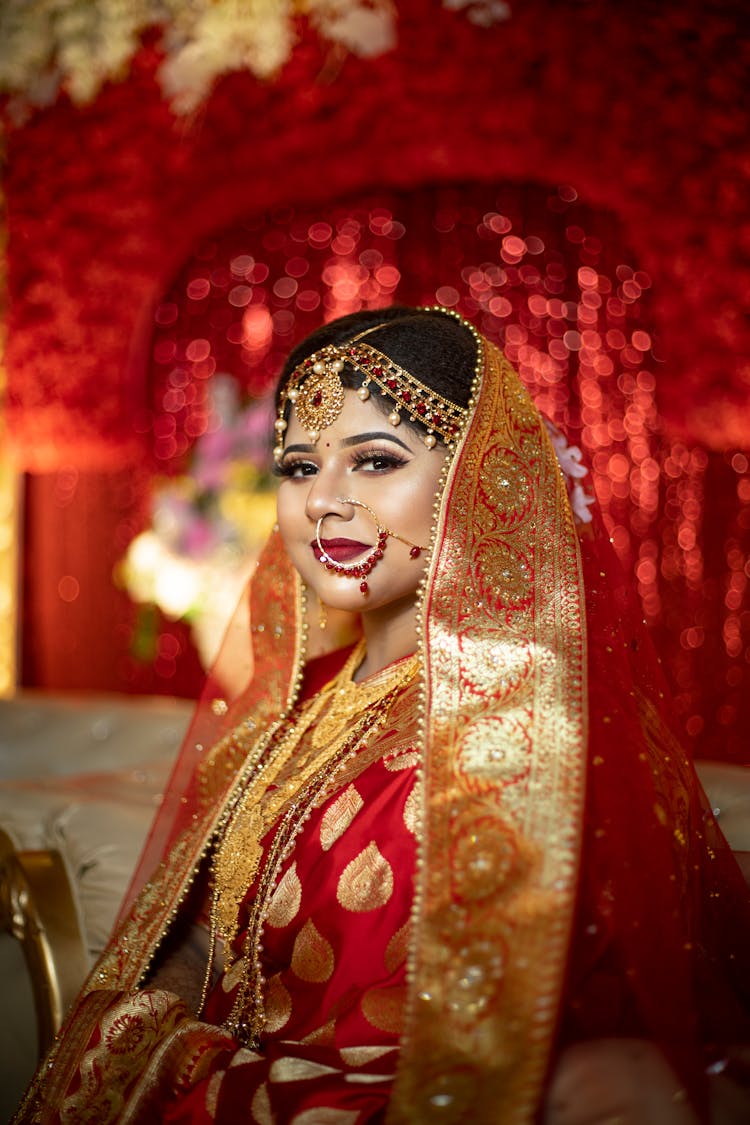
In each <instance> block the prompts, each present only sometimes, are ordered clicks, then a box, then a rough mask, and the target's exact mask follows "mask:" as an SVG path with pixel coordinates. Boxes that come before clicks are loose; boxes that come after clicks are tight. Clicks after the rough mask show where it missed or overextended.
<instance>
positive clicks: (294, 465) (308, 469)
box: [273, 457, 318, 480]
mask: <svg viewBox="0 0 750 1125" xmlns="http://www.w3.org/2000/svg"><path fill="white" fill-rule="evenodd" d="M273 471H274V474H275V475H276V476H277V477H283V478H284V479H291V480H299V479H301V478H302V477H314V476H315V474H316V473H317V471H318V466H317V465H316V464H315V463H314V462H313V461H305V460H303V459H302V458H300V457H287V458H286V459H285V460H283V461H282V462H281V464H280V465H274V470H273Z"/></svg>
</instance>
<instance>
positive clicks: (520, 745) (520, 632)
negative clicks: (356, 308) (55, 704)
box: [18, 342, 750, 1125]
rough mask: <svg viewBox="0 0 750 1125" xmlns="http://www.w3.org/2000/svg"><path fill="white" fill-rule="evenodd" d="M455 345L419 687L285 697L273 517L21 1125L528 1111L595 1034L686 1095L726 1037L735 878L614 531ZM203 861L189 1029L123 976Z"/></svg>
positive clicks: (298, 651) (284, 582)
mask: <svg viewBox="0 0 750 1125" xmlns="http://www.w3.org/2000/svg"><path fill="white" fill-rule="evenodd" d="M481 348H482V355H483V361H484V362H483V370H482V378H481V386H480V388H479V391H478V395H477V402H476V406H475V409H474V410H473V411H472V412H471V416H470V418H469V421H468V424H467V426H466V429H465V432H464V434H463V436H462V439H461V441H460V443H459V446H458V448H457V451H456V453H455V455H454V457H453V459H452V461H451V464H450V467H449V469H448V471H447V475H446V478H445V481H444V485H443V491H442V496H441V502H440V507H439V511H438V514H437V519H436V525H435V529H434V535H433V543H432V548H431V560H430V565H429V571H428V574H427V579H426V583H425V590H424V594H423V597H422V599H421V603H420V626H419V633H418V638H417V641H418V651H417V660H416V661H415V662H414V665H413V666H414V675H413V678H411V679H408V681H406V680H405V681H403V682H401V681H399V682H398V683H397V684H396V686H395V687H393V690H392V692H391V693H390V694H389V693H388V692H386V694H385V695H384V696H378V695H377V692H376V693H375V695H374V696H373V698H372V700H370V702H369V703H367V705H365V706H362V707H359V708H358V707H357V705H355V704H352V706H351V709H350V711H349V713H348V714H349V719H348V721H346V722H343V723H341V722H339V724H338V726H337V725H336V723H334V724H333V726H332V727H331V724H330V723H328V712H327V711H326V706H327V704H326V702H325V701H324V699H327V698H328V697H327V696H325V693H323V695H315V694H313V695H312V697H311V698H310V699H308V700H307V701H306V702H303V703H300V702H299V700H300V698H301V688H300V685H301V674H302V668H303V664H304V658H305V650H306V647H308V646H309V644H310V638H309V635H308V634H309V626H308V625H306V618H305V614H304V606H303V601H302V591H301V590H300V588H299V582H298V580H297V579H296V578H295V576H294V575H293V573H292V572H291V568H290V565H289V563H288V560H287V559H286V557H285V555H284V553H283V550H282V548H281V546H280V544H279V542H278V538H277V537H276V536H274V537H272V540H271V543H270V544H269V547H268V549H267V551H266V553H265V555H264V558H263V559H262V560H261V563H260V565H259V569H258V573H257V575H256V577H255V580H254V583H253V588H252V597H253V609H252V615H251V619H252V622H253V626H252V634H251V639H252V644H253V654H252V655H253V663H254V666H255V669H256V675H255V677H254V679H253V681H252V682H251V684H250V686H249V687H248V688H247V689H246V690H244V691H243V692H242V693H241V694H240V695H239V697H238V699H237V700H236V701H234V702H232V703H228V702H226V701H225V700H224V699H222V700H217V699H215V698H212V697H213V694H214V692H215V687H213V688H209V692H208V695H207V702H210V706H206V707H204V708H202V709H201V711H200V713H199V716H198V719H197V721H196V725H195V727H194V730H193V732H192V735H191V738H190V740H189V745H188V746H187V747H186V751H185V752H184V754H183V756H182V758H181V760H180V762H179V763H178V766H177V768H176V772H175V775H174V777H173V780H172V783H171V785H170V790H169V793H168V796H167V799H166V801H165V804H164V807H163V810H162V813H161V815H160V818H159V820H158V822H157V825H156V828H155V831H154V834H153V835H152V839H151V841H150V844H149V847H148V849H147V859H146V860H145V861H144V864H143V865H142V870H144V871H145V870H146V869H147V868H148V867H149V866H150V863H151V861H152V860H153V859H154V858H155V857H156V856H161V857H162V858H161V863H160V865H159V866H158V867H157V869H156V872H155V874H153V875H152V876H151V877H150V878H149V881H148V882H147V883H145V885H144V886H143V889H142V890H141V891H140V894H139V895H138V897H137V898H136V899H135V901H134V902H133V904H132V906H131V907H130V909H129V910H128V911H127V912H125V914H124V916H123V919H122V923H121V925H120V927H119V929H118V931H117V932H116V934H115V936H114V937H113V939H112V943H111V944H110V946H109V948H108V950H107V951H105V954H104V955H103V957H102V959H101V961H100V963H99V965H98V966H97V967H96V968H95V970H94V972H93V973H92V976H91V979H90V980H89V982H88V984H87V986H86V989H85V992H84V996H83V998H82V999H81V1001H80V1002H79V1004H78V1005H77V1006H76V1008H75V1010H74V1012H73V1014H72V1015H71V1017H70V1019H69V1021H68V1024H67V1025H66V1028H65V1029H64V1030H63V1033H62V1035H61V1038H60V1041H59V1044H58V1046H57V1047H56V1048H55V1050H54V1051H53V1054H52V1056H51V1058H50V1065H49V1066H48V1067H47V1068H46V1069H45V1070H43V1071H42V1072H40V1075H39V1076H38V1078H37V1080H36V1083H35V1085H34V1086H33V1087H32V1089H31V1091H30V1093H29V1095H28V1098H27V1101H26V1103H25V1106H24V1107H23V1108H22V1110H21V1112H20V1114H19V1118H18V1120H20V1121H27V1120H39V1121H65V1120H81V1119H85V1117H82V1116H80V1114H83V1113H84V1110H85V1112H87V1113H90V1115H91V1118H92V1120H93V1119H94V1118H96V1120H97V1121H98V1122H100V1123H101V1122H106V1121H115V1120H129V1121H139V1120H142V1121H150V1120H155V1119H164V1120H168V1121H203V1120H205V1121H212V1122H218V1123H222V1125H226V1123H228V1122H231V1121H237V1120H240V1119H242V1120H250V1121H257V1122H260V1123H262V1125H265V1123H266V1122H279V1123H287V1122H288V1123H293V1125H304V1123H305V1122H308V1123H313V1122H315V1123H321V1125H322V1123H325V1122H337V1123H341V1125H346V1123H348V1122H351V1123H355V1122H356V1123H360V1122H376V1121H380V1120H386V1119H387V1120H388V1121H389V1122H393V1123H400V1122H409V1123H418V1122H421V1121H434V1120H441V1121H445V1122H451V1123H452V1122H461V1121H467V1120H471V1121H472V1122H475V1123H477V1125H481V1123H482V1122H485V1121H486V1122H488V1123H489V1122H493V1123H496V1122H498V1121H502V1122H503V1123H504V1125H506V1123H508V1125H510V1123H515V1122H518V1123H521V1122H533V1121H535V1120H537V1119H538V1117H539V1114H540V1113H541V1110H542V1105H543V1102H544V1096H545V1089H546V1086H547V1082H548V1080H549V1075H550V1071H551V1069H552V1068H553V1067H554V1064H555V1061H556V1059H557V1058H558V1056H559V1052H560V1050H561V1048H562V1047H563V1046H564V1045H565V1044H568V1043H572V1042H576V1041H578V1040H586V1039H596V1038H600V1037H604V1036H637V1037H639V1038H644V1039H648V1040H650V1041H652V1042H654V1043H656V1044H657V1045H658V1046H659V1047H660V1049H661V1050H662V1051H663V1052H664V1053H665V1054H666V1056H667V1057H668V1058H669V1059H670V1061H671V1063H672V1065H673V1067H674V1068H675V1069H676V1070H677V1071H678V1072H679V1073H680V1075H681V1076H682V1078H683V1079H684V1081H685V1083H686V1085H687V1086H688V1087H689V1089H690V1091H691V1094H692V1097H693V1100H694V1104H695V1105H696V1106H697V1107H698V1108H699V1110H701V1108H702V1107H703V1104H704V1103H703V1099H704V1088H703V1084H702V1081H701V1077H700V1076H701V1074H702V1073H703V1069H704V1067H705V1066H706V1064H707V1063H711V1062H713V1061H715V1060H716V1059H717V1058H723V1057H724V1054H725V1052H726V1049H727V1045H731V1044H735V1043H737V1042H742V1041H747V1038H748V1023H747V1013H748V1010H749V1008H750V987H749V985H748V978H747V957H748V953H747V950H748V948H750V947H749V946H748V937H749V936H750V920H749V918H748V906H747V895H746V890H745V887H744V883H743V882H742V880H741V877H740V876H739V872H738V871H737V870H736V868H735V866H734V864H733V861H732V858H731V856H730V855H729V853H728V849H727V847H726V844H725V843H724V841H723V839H722V838H721V835H720V833H719V832H718V829H717V828H716V825H715V823H714V821H713V819H712V817H711V815H710V811H709V810H708V809H707V808H705V805H704V803H702V795H701V792H700V789H699V786H698V783H697V781H696V779H695V775H694V773H693V771H692V768H691V766H690V763H689V762H688V761H687V759H686V757H685V753H684V751H683V750H682V748H681V747H680V745H679V742H678V740H677V738H676V737H675V734H674V732H673V730H672V728H671V724H670V718H669V709H668V704H667V701H666V696H665V693H664V689H663V686H662V684H661V678H660V675H659V668H658V664H657V662H656V660H655V658H654V656H653V654H652V652H651V649H650V647H649V644H648V641H647V638H646V637H645V636H644V633H643V629H642V625H641V623H640V617H639V615H638V614H637V612H636V608H635V604H634V601H633V599H632V597H631V595H630V593H629V591H628V590H627V588H626V586H625V584H624V583H623V582H622V581H621V580H620V579H619V578H618V577H617V570H616V567H615V565H614V562H613V559H612V556H611V552H610V550H609V544H608V542H607V541H606V538H605V537H604V536H603V535H602V534H601V532H600V531H598V530H597V529H596V526H595V524H594V523H588V524H583V525H579V526H578V527H577V526H576V524H575V522H574V519H573V514H572V511H571V506H570V503H569V500H568V495H567V491H566V486H565V481H564V479H563V477H562V475H561V473H560V469H559V467H558V462H557V459H556V456H555V452H554V449H553V447H552V444H551V443H550V440H549V437H548V434H547V430H546V428H545V426H544V424H543V423H542V421H541V419H540V417H539V415H538V413H537V412H536V410H535V409H534V408H533V405H532V404H531V402H530V400H529V399H528V397H527V395H526V394H525V392H524V391H523V390H522V388H521V386H520V383H519V381H518V378H517V376H516V375H515V373H514V372H513V371H512V369H511V368H510V367H509V365H508V364H507V363H506V362H505V360H504V359H503V357H502V356H501V355H500V353H499V352H498V351H497V350H496V349H495V348H494V347H492V346H490V345H489V344H487V343H486V342H483V343H482V344H481ZM579 533H580V538H579ZM401 671H403V669H402V670H401ZM401 671H399V669H395V670H394V669H390V670H385V671H384V672H383V673H379V675H381V676H385V677H386V680H387V677H388V676H389V675H395V676H396V678H397V680H398V676H399V675H400V674H401ZM342 682H343V681H342ZM394 682H395V681H394ZM344 686H346V685H344ZM387 686H388V685H387V684H386V687H387ZM337 690H338V689H337ZM347 690H348V689H347ZM316 708H317V710H316ZM306 724H307V725H306ZM328 728H330V729H328ZM326 730H327V731H328V733H327V734H325V736H324V734H323V733H322V732H325V731H326ZM316 740H317V743H319V745H317V747H316ZM286 786H289V790H288V793H287V790H286V789H285V787H286ZM342 826H343V827H342ZM329 840H330V841H331V843H330V845H329V846H328V847H326V846H325V844H326V843H327V842H328V841H329ZM209 860H210V861H211V863H212V867H213V873H214V874H213V884H214V904H215V907H216V909H218V911H219V915H220V918H221V920H222V926H221V929H222V932H224V933H225V934H226V933H229V935H230V936H231V938H232V942H231V944H230V946H229V950H228V957H227V966H226V971H225V973H224V974H223V975H222V976H220V978H219V980H218V982H217V983H216V984H215V985H214V986H213V988H212V990H211V992H210V995H209V996H208V998H207V1001H206V1005H205V1008H204V1011H203V1016H202V1019H200V1020H198V1019H196V1018H195V1017H194V1016H191V1015H190V1014H188V1012H187V1011H186V1009H185V1006H184V1005H183V1004H182V1003H181V1002H178V1001H177V999H176V998H175V997H170V995H169V994H168V993H164V992H161V991H158V990H153V989H151V990H149V989H148V987H147V985H148V979H149V972H150V968H151V966H152V963H153V962H154V958H155V957H157V955H158V951H159V949H160V948H161V947H162V946H163V945H164V944H165V942H168V940H169V936H170V933H171V932H172V930H173V929H174V927H175V925H176V924H177V923H179V922H180V921H181V920H182V919H183V918H184V917H185V916H186V915H188V914H189V913H190V912H191V911H193V912H197V913H199V912H200V907H201V903H200V899H201V895H200V894H197V895H196V893H194V892H192V893H191V888H195V887H196V886H197V887H198V890H200V888H201V882H200V878H199V879H198V880H196V874H199V875H200V876H201V877H202V873H204V872H205V871H206V869H207V864H208V863H209ZM196 901H197V905H196ZM217 903H218V906H216V904H217ZM144 985H145V986H146V987H144ZM139 990H140V991H139ZM76 1114H79V1116H76Z"/></svg>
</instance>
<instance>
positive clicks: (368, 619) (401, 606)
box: [354, 596, 417, 682]
mask: <svg viewBox="0 0 750 1125" xmlns="http://www.w3.org/2000/svg"><path fill="white" fill-rule="evenodd" d="M362 632H363V633H364V638H365V646H366V651H365V658H364V660H363V661H362V663H361V664H360V666H359V668H358V669H357V671H356V673H355V676H354V679H355V681H357V682H359V681H360V680H364V679H365V678H366V677H367V676H372V675H373V674H374V673H375V672H379V671H381V669H383V668H385V667H387V666H388V665H389V664H392V663H393V662H394V660H400V659H401V658H402V657H404V656H409V655H410V654H411V653H412V652H414V650H415V649H416V647H417V609H416V605H415V601H414V598H413V597H411V596H410V597H408V598H405V599H404V600H403V602H396V603H392V604H391V605H387V606H383V608H382V609H378V610H373V611H372V612H371V613H363V614H362Z"/></svg>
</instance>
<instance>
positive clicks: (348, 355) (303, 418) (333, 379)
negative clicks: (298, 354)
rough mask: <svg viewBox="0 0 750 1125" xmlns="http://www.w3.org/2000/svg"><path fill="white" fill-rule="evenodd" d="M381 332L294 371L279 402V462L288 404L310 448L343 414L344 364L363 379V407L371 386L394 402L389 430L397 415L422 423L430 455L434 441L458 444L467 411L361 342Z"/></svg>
mask: <svg viewBox="0 0 750 1125" xmlns="http://www.w3.org/2000/svg"><path fill="white" fill-rule="evenodd" d="M384 323H387V322H384ZM382 327H383V324H376V325H374V326H373V327H372V328H368V329H367V330H366V331H365V332H361V333H360V334H359V335H358V336H355V337H354V338H353V339H352V340H349V341H347V342H346V343H344V344H327V345H326V346H325V347H324V348H321V349H320V351H317V352H313V354H312V355H309V356H307V357H306V358H305V359H303V360H302V362H301V363H299V364H298V365H297V366H296V367H295V368H294V370H293V371H292V373H291V374H290V376H289V379H288V380H287V383H286V386H285V387H284V390H283V391H282V393H281V396H280V400H279V413H278V418H277V420H276V424H275V429H276V439H277V445H276V447H275V449H274V451H273V452H274V457H275V459H276V460H277V461H279V460H280V459H281V456H282V454H283V452H284V446H283V437H284V431H285V430H286V427H287V422H286V419H285V417H284V415H285V413H286V406H287V403H290V402H291V403H293V404H294V407H295V409H296V411H297V417H298V419H299V422H300V425H301V426H304V428H305V429H306V430H307V432H308V434H309V435H310V441H311V442H312V443H313V445H314V444H315V443H316V442H317V441H318V438H319V437H320V431H321V430H324V429H325V428H326V426H330V425H331V423H332V422H334V421H335V420H336V418H338V416H339V414H340V413H341V410H342V408H343V405H344V384H343V382H342V380H341V373H342V371H343V370H344V366H345V365H346V364H348V365H349V366H350V367H353V368H354V370H355V371H359V372H360V374H361V375H363V376H364V382H363V383H362V386H361V387H360V388H359V390H358V391H357V394H358V396H359V397H360V399H361V400H362V401H363V402H366V401H367V399H368V398H369V397H370V394H371V388H372V387H373V386H374V387H376V388H377V389H378V390H379V391H380V394H381V395H384V396H385V397H387V398H389V399H390V400H391V401H392V402H393V410H392V411H391V413H390V414H389V415H388V421H389V422H390V424H391V425H392V426H398V425H399V423H400V422H401V415H402V414H403V413H405V414H406V415H408V417H409V418H411V420H412V421H413V422H420V423H421V424H422V425H423V426H425V427H426V429H427V433H426V434H425V436H424V438H423V440H424V443H425V445H426V446H427V448H428V449H432V447H433V446H434V445H435V444H436V442H437V437H436V435H437V436H439V437H440V438H442V440H443V441H444V442H445V444H446V445H450V444H451V443H452V442H454V441H455V440H456V438H457V437H458V435H459V433H460V430H461V424H462V422H463V420H464V418H465V417H466V415H467V414H468V410H467V409H466V407H463V406H456V404H455V403H453V402H450V401H449V400H448V399H447V398H443V397H442V395H439V394H438V393H437V391H433V390H432V388H431V387H428V386H426V384H425V383H421V382H420V381H419V379H417V378H415V377H414V375H410V374H409V372H408V371H406V370H405V369H404V368H403V367H400V366H399V365H398V364H397V363H395V362H394V361H393V360H392V359H389V358H388V356H387V355H384V354H383V352H379V351H378V350H377V348H374V347H372V345H371V344H367V343H364V341H363V337H365V336H368V335H369V334H370V332H375V331H376V330H377V329H378V328H382Z"/></svg>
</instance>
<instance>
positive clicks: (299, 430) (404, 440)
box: [284, 389, 430, 454]
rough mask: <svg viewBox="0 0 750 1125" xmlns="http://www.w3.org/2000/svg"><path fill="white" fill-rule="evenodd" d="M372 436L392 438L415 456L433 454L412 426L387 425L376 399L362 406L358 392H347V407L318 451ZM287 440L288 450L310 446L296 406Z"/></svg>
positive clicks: (324, 432)
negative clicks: (331, 444)
mask: <svg viewBox="0 0 750 1125" xmlns="http://www.w3.org/2000/svg"><path fill="white" fill-rule="evenodd" d="M372 433H377V434H379V435H383V437H387V438H390V439H392V440H393V441H394V442H397V443H401V444H403V445H405V446H407V447H408V449H410V450H411V451H412V452H413V453H415V454H416V453H429V452H430V450H428V449H427V448H426V447H425V446H424V444H423V443H422V442H421V441H420V439H419V435H418V434H417V433H415V432H414V430H412V429H411V428H410V427H409V426H406V425H404V424H403V423H401V425H399V426H392V425H391V424H390V422H389V421H388V414H387V412H385V411H383V410H381V409H379V408H378V407H377V406H376V405H375V402H374V396H371V397H370V398H369V399H367V400H366V401H365V402H362V400H361V399H360V398H359V397H358V396H357V393H356V391H353V390H348V389H347V390H345V391H344V405H343V406H342V408H341V412H340V414H339V415H338V417H337V418H335V419H334V421H333V422H331V424H330V425H328V426H326V428H325V429H324V430H321V433H320V438H319V440H318V442H317V446H316V448H320V447H323V448H325V446H326V443H329V444H330V443H333V442H335V443H337V444H338V443H339V442H342V441H345V440H346V439H348V438H354V437H358V436H360V435H362V434H372ZM284 439H285V440H284V445H285V446H287V445H291V444H292V443H294V444H305V445H307V444H309V443H310V437H309V434H308V432H307V430H305V429H304V428H303V427H302V426H301V425H300V422H299V419H298V418H297V412H296V410H295V409H294V407H293V406H292V408H291V411H290V414H289V419H288V425H287V429H286V432H285V434H284Z"/></svg>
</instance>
